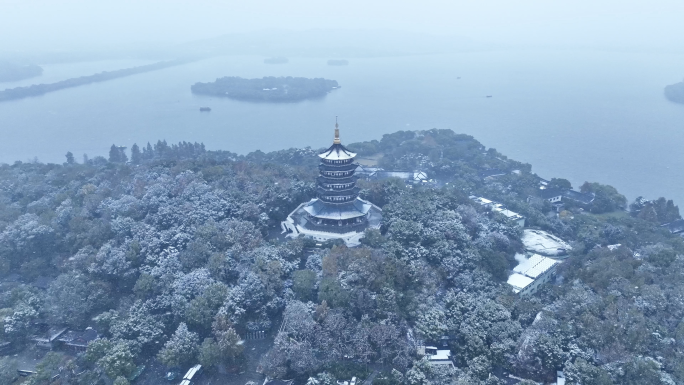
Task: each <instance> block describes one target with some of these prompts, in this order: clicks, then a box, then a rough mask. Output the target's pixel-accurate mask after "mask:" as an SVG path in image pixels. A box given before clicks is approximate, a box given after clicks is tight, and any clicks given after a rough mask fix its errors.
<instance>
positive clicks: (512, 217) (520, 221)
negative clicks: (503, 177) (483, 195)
mask: <svg viewBox="0 0 684 385" xmlns="http://www.w3.org/2000/svg"><path fill="white" fill-rule="evenodd" d="M492 211H494V212H496V213H499V214H501V215H503V216H504V217H506V218H508V220H509V221H511V222H513V223H515V224H516V225H517V226H518V227H521V228H522V227H525V217H524V216H522V215H520V214H518V213H516V212H514V211H511V210H509V209H507V208H505V207H504V206H503V205H502V204H500V203H496V204H494V206H492Z"/></svg>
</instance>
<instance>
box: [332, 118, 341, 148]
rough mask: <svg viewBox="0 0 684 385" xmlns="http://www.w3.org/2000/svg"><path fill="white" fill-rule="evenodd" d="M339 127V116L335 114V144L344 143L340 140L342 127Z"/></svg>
mask: <svg viewBox="0 0 684 385" xmlns="http://www.w3.org/2000/svg"><path fill="white" fill-rule="evenodd" d="M338 127H339V125H338V124H337V116H335V140H333V143H334V144H340V143H342V142H341V141H340V129H339V128H338Z"/></svg>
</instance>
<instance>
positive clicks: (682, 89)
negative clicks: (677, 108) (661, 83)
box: [665, 82, 684, 104]
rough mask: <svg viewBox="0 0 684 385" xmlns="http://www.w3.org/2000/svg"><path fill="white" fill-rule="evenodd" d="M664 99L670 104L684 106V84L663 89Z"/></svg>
mask: <svg viewBox="0 0 684 385" xmlns="http://www.w3.org/2000/svg"><path fill="white" fill-rule="evenodd" d="M665 97H666V98H667V99H668V100H669V101H671V102H674V103H680V104H684V82H681V83H676V84H671V85H669V86H667V87H665Z"/></svg>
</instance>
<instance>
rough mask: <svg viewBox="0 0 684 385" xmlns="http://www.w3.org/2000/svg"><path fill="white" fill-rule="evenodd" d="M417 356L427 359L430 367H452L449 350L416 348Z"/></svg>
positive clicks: (425, 347)
mask: <svg viewBox="0 0 684 385" xmlns="http://www.w3.org/2000/svg"><path fill="white" fill-rule="evenodd" d="M418 355H419V356H423V357H427V358H428V360H429V361H430V365H448V366H451V367H452V368H453V367H454V362H453V361H452V360H451V350H448V349H445V350H439V349H437V347H436V346H418Z"/></svg>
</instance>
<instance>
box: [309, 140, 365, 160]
mask: <svg viewBox="0 0 684 385" xmlns="http://www.w3.org/2000/svg"><path fill="white" fill-rule="evenodd" d="M318 157H319V158H321V159H325V160H348V159H354V157H356V153H353V152H351V151H349V150H347V148H346V147H344V146H343V145H342V144H341V143H333V145H332V146H330V148H328V149H327V150H325V151H324V152H322V153H320V154H318Z"/></svg>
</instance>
